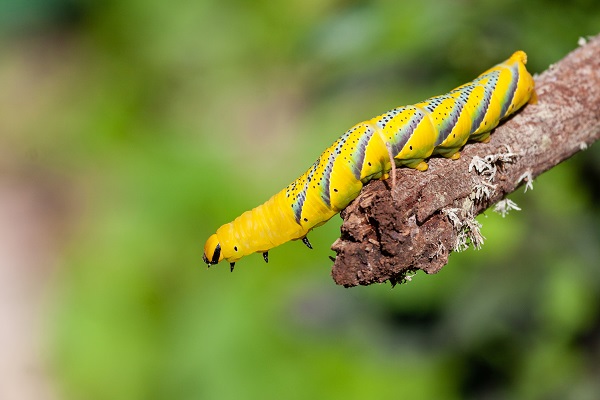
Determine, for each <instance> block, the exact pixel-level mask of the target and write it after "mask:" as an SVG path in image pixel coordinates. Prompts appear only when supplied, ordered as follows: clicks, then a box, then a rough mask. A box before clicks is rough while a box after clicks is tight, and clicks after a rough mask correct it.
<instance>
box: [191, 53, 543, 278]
mask: <svg viewBox="0 0 600 400" xmlns="http://www.w3.org/2000/svg"><path fill="white" fill-rule="evenodd" d="M526 63H527V55H526V54H525V53H524V52H522V51H517V52H515V53H514V54H513V55H512V56H511V57H510V58H509V59H508V60H506V61H504V62H502V63H500V64H498V65H496V66H494V67H492V68H490V69H488V70H487V71H485V72H484V73H483V74H481V75H479V76H478V77H477V78H476V79H474V80H473V81H471V82H468V83H466V84H464V85H461V86H459V87H457V88H455V89H453V90H451V91H450V92H449V93H447V94H444V95H440V96H435V97H431V98H429V99H427V100H425V101H422V102H419V103H417V104H415V105H409V106H402V107H397V108H394V109H392V110H390V111H388V112H386V113H384V114H381V115H379V116H376V117H374V118H372V119H370V120H367V121H363V122H360V123H358V124H356V125H355V126H353V127H352V128H350V129H349V130H348V131H346V132H345V133H344V134H343V135H342V136H341V137H340V138H339V139H337V140H336V141H335V142H334V143H333V145H331V146H330V147H329V148H327V149H326V150H325V151H324V152H323V153H322V154H321V156H320V157H319V158H318V159H317V160H316V161H315V163H314V164H313V165H312V166H311V167H310V168H309V169H308V170H307V171H306V172H305V173H304V174H302V175H301V176H300V177H299V178H298V179H296V180H295V181H293V182H292V183H291V184H290V185H288V186H287V187H286V188H285V189H283V190H281V191H280V192H279V193H277V194H275V195H274V196H273V197H271V198H270V199H269V200H267V201H266V202H265V203H264V204H262V205H260V206H258V207H256V208H254V209H252V210H250V211H246V212H245V213H243V214H242V215H240V216H239V217H237V218H236V219H235V220H233V221H232V222H230V223H227V224H225V225H223V226H221V227H220V228H219V229H217V232H216V233H215V234H213V235H211V236H210V237H209V238H208V240H207V241H206V244H205V246H204V255H203V260H204V262H205V263H206V264H208V265H209V266H210V265H213V264H217V263H219V262H220V261H222V260H226V261H227V262H229V263H230V268H231V270H232V271H233V269H234V266H235V263H236V261H238V260H239V259H241V258H242V257H244V256H247V255H249V254H252V253H262V254H263V257H264V260H265V262H268V260H269V259H268V251H269V250H270V249H272V248H274V247H277V246H279V245H281V244H283V243H285V242H288V241H290V240H302V242H303V243H304V244H305V245H306V246H307V247H308V248H310V249H312V245H311V243H310V242H309V240H308V238H307V236H306V235H307V234H308V232H310V231H311V230H312V229H313V228H316V227H318V226H320V225H322V224H324V223H325V222H327V221H328V220H329V219H330V218H331V217H333V216H334V215H336V214H337V213H339V212H340V211H341V210H343V209H344V208H346V206H348V204H349V203H350V202H351V201H352V200H354V199H355V198H356V197H357V196H358V194H359V193H360V191H361V189H362V187H363V185H364V184H366V183H367V182H369V181H370V180H372V179H387V178H388V177H389V173H390V170H392V174H393V170H394V169H395V168H396V167H403V166H404V167H409V168H415V169H417V170H420V171H426V170H427V168H428V165H427V162H426V160H427V159H428V158H429V157H431V156H432V155H439V156H442V157H446V158H450V159H458V158H459V157H460V152H459V151H460V149H461V148H462V147H463V146H464V145H465V144H466V143H467V141H479V142H485V141H487V140H489V136H490V133H491V130H492V129H494V128H495V127H496V126H497V125H498V124H499V123H500V121H502V120H503V119H505V118H506V117H508V116H509V115H511V114H513V113H514V112H515V111H517V110H519V109H520V108H521V107H523V106H524V105H525V104H526V103H527V102H534V101H535V92H534V81H533V78H532V77H531V75H530V74H529V72H528V71H527V69H526V68H525V64H526ZM393 177H394V179H395V175H394V174H393ZM393 184H395V180H394V181H393Z"/></svg>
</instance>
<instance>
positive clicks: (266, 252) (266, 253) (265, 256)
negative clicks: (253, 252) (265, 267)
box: [263, 251, 269, 263]
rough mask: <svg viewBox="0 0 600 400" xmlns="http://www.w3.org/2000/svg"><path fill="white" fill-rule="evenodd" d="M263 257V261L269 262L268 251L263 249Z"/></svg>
mask: <svg viewBox="0 0 600 400" xmlns="http://www.w3.org/2000/svg"><path fill="white" fill-rule="evenodd" d="M263 258H264V259H265V262H266V263H268V262H269V252H268V251H265V252H264V253H263Z"/></svg>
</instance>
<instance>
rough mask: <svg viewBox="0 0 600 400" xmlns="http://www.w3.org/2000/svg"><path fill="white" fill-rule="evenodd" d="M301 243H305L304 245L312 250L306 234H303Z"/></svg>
mask: <svg viewBox="0 0 600 400" xmlns="http://www.w3.org/2000/svg"><path fill="white" fill-rule="evenodd" d="M302 243H304V244H305V245H306V247H308V248H309V249H311V250H312V245H311V244H310V242H309V241H308V238H307V237H306V236H304V237H303V238H302Z"/></svg>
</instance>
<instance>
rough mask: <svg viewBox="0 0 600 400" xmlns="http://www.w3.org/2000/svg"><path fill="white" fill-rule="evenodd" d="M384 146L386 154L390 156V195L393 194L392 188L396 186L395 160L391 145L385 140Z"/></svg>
mask: <svg viewBox="0 0 600 400" xmlns="http://www.w3.org/2000/svg"><path fill="white" fill-rule="evenodd" d="M385 148H386V149H387V151H388V156H390V165H391V167H392V171H391V172H390V173H391V175H392V195H393V194H394V188H395V187H396V161H394V155H393V154H392V147H391V145H390V144H389V143H388V142H385ZM385 175H387V174H384V175H383V176H385ZM383 176H382V179H387V178H388V177H389V175H388V176H387V177H385V178H383Z"/></svg>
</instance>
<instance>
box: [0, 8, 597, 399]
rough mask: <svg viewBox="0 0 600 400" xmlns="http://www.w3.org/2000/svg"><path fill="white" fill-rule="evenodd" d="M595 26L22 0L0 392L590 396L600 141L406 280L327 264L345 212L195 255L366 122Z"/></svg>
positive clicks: (547, 51) (550, 15) (1, 98)
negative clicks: (333, 270) (236, 255)
mask: <svg viewBox="0 0 600 400" xmlns="http://www.w3.org/2000/svg"><path fill="white" fill-rule="evenodd" d="M599 32H600V6H599V5H598V3H597V1H595V0H575V1H570V2H564V1H542V0H536V1H528V2H523V1H497V0H496V1H485V0H483V1H449V0H448V1H439V0H435V1H434V0H423V1H420V2H401V1H375V2H367V1H334V0H325V1H323V0H320V1H316V0H291V1H287V2H272V1H243V0H222V1H206V0H196V1H175V2H164V1H156V0H119V1H113V0H109V1H103V2H100V1H92V0H88V1H77V0H3V1H2V2H0V398H2V399H41V400H44V399H111V400H119V399H124V400H125V399H127V400H134V399H275V398H277V399H279V398H281V399H307V398H313V399H314V398H324V399H365V398H369V399H372V398H388V399H389V398H410V399H429V398H431V399H442V398H443V399H465V398H487V399H500V398H512V399H567V398H568V399H594V398H597V397H598V393H600V380H598V376H600V208H599V206H598V204H600V189H599V188H600V150H599V147H598V145H595V146H592V147H591V148H590V149H588V150H586V151H584V152H582V153H580V154H578V155H577V156H575V157H573V159H571V160H569V161H567V162H565V163H563V164H562V165H560V166H558V167H556V168H554V169H552V170H551V171H550V172H548V173H546V174H544V175H542V176H541V177H539V178H538V179H536V181H535V182H534V190H533V191H528V192H527V193H523V190H522V189H520V190H519V191H518V193H515V194H513V195H512V196H511V199H512V200H513V201H515V202H516V203H517V204H518V205H519V206H520V207H521V208H522V211H520V212H512V213H511V214H509V215H508V216H507V217H506V218H504V219H503V218H502V217H500V216H499V215H497V214H495V213H493V212H491V211H488V212H487V213H486V214H485V215H483V216H480V217H479V221H480V222H481V223H482V224H483V231H482V232H483V234H484V235H485V236H486V237H487V242H486V243H485V245H484V247H483V249H482V250H480V251H475V250H469V251H466V252H464V253H459V254H453V255H452V256H451V258H450V263H449V264H448V265H447V266H446V267H445V268H444V269H443V270H442V271H441V272H440V273H439V274H437V275H432V276H427V275H424V274H422V273H419V274H418V275H416V276H415V277H414V278H413V280H412V281H411V282H409V283H408V284H405V285H401V286H398V287H396V288H394V289H390V286H389V284H384V285H374V286H371V287H364V288H363V287H361V288H353V289H344V288H341V287H337V286H335V285H334V283H333V281H332V280H331V278H330V267H331V262H330V261H329V259H328V256H329V255H332V254H333V253H332V251H331V250H330V249H329V246H330V244H331V243H332V242H333V241H334V240H335V239H336V237H337V236H338V234H339V226H340V223H341V221H340V219H339V218H338V217H335V218H334V219H333V220H332V221H330V222H329V223H328V224H327V225H326V226H324V227H322V228H319V229H317V230H315V231H314V233H312V235H311V236H310V238H311V241H312V243H313V246H314V247H315V249H314V250H312V251H309V250H307V249H306V248H305V247H304V246H303V245H302V243H299V242H294V243H288V244H285V245H283V246H281V247H279V248H277V249H274V250H272V251H271V252H270V263H269V264H266V265H265V264H264V262H263V260H262V257H261V256H260V255H256V256H251V257H247V258H246V259H244V260H242V261H240V262H239V263H238V264H237V266H236V270H235V272H234V273H233V274H232V273H230V272H229V268H228V266H227V265H226V264H223V265H219V266H215V267H213V268H211V269H210V270H207V268H206V266H205V265H204V264H203V263H202V259H201V256H202V246H203V243H204V240H205V239H206V238H207V237H208V236H209V235H210V234H211V233H212V232H213V231H215V230H216V228H217V227H218V226H220V225H221V224H223V223H225V222H228V221H230V220H232V219H233V218H234V217H236V216H237V215H239V214H240V213H241V212H243V211H245V210H246V209H249V208H252V207H254V206H256V205H258V204H260V203H262V202H263V201H265V200H266V199H267V198H268V197H269V196H271V195H272V194H274V193H275V192H276V191H278V190H280V189H281V188H283V187H284V186H285V185H287V184H288V183H289V182H291V181H292V180H293V179H295V178H296V177H297V176H298V175H299V174H300V173H302V172H303V171H304V170H305V169H306V168H307V167H308V166H309V165H310V164H311V163H312V162H313V161H314V159H316V157H317V156H318V155H319V154H320V152H321V151H322V150H323V149H325V148H326V147H327V146H329V145H330V144H331V143H332V142H333V141H334V140H335V139H336V138H337V137H338V136H339V135H341V134H342V133H343V132H344V131H345V130H346V129H347V128H349V127H350V126H352V125H353V124H354V123H356V122H358V121H360V120H364V119H367V118H370V117H372V116H374V115H377V114H378V113H380V112H382V111H385V110H387V109H390V108H392V107H395V106H398V105H402V104H410V103H414V102H416V101H419V100H422V99H424V98H426V97H429V96H432V95H435V94H440V93H445V92H447V91H448V90H449V89H451V88H453V87H455V86H457V85H459V84H462V83H464V82H466V81H468V80H471V79H472V78H473V77H475V76H476V75H477V74H479V73H480V72H482V71H483V70H484V69H486V68H488V67H489V66H491V65H493V64H495V63H497V62H499V61H501V60H503V59H505V58H507V57H508V56H509V55H510V54H511V53H512V52H513V51H514V50H516V49H523V50H525V51H526V52H527V53H528V54H529V60H530V61H529V65H528V66H529V69H530V70H531V71H533V72H541V71H543V70H544V69H546V68H547V67H548V66H549V65H550V64H551V63H553V62H556V61H557V60H559V59H560V58H562V57H563V56H564V55H566V54H567V53H568V52H569V51H570V50H572V49H574V48H575V47H576V46H577V42H578V39H579V38H580V37H586V36H588V35H594V34H597V33H599Z"/></svg>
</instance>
